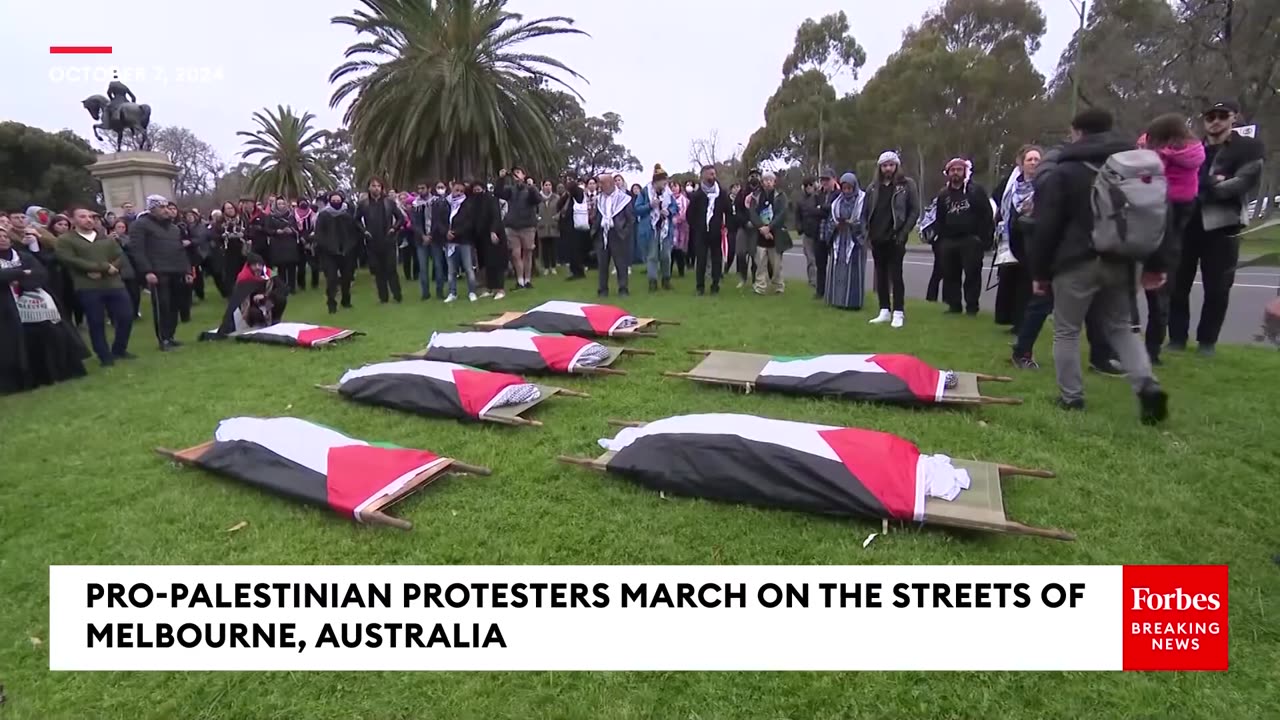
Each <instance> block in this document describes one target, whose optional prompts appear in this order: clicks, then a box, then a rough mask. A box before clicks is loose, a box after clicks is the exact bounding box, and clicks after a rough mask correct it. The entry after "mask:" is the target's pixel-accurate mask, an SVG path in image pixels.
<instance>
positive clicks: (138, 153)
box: [89, 150, 178, 215]
mask: <svg viewBox="0 0 1280 720" xmlns="http://www.w3.org/2000/svg"><path fill="white" fill-rule="evenodd" d="M89 172H90V173H91V174H92V175H93V176H94V177H95V178H97V179H98V180H100V181H102V204H103V205H105V206H106V207H107V210H108V211H110V212H114V213H116V214H117V215H120V214H122V212H123V211H122V209H121V208H122V207H123V206H124V204H125V203H133V207H134V212H142V211H143V210H145V209H146V205H147V196H148V195H163V196H164V197H166V198H169V199H170V200H172V199H173V179H174V178H175V177H177V176H178V166H176V165H174V164H173V163H171V162H169V157H168V156H167V155H165V154H164V153H158V152H148V151H144V150H132V151H129V152H118V153H110V154H108V155H102V156H101V157H99V158H98V161H97V162H96V163H94V164H92V165H90V166H89Z"/></svg>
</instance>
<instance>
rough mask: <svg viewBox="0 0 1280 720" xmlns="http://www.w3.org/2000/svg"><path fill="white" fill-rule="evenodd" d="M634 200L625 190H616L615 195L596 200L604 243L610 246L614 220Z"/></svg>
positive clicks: (614, 190)
mask: <svg viewBox="0 0 1280 720" xmlns="http://www.w3.org/2000/svg"><path fill="white" fill-rule="evenodd" d="M631 200H632V198H631V196H630V195H628V194H627V192H626V191H625V190H622V189H620V188H614V189H613V193H611V194H609V195H601V196H600V197H599V198H598V199H597V200H596V208H597V209H598V210H599V211H600V230H601V231H602V234H603V237H602V242H603V243H604V244H605V245H608V244H609V231H610V230H612V229H613V218H614V216H615V215H617V214H618V213H620V212H622V210H623V208H625V207H626V206H627V204H628V203H630V202H631Z"/></svg>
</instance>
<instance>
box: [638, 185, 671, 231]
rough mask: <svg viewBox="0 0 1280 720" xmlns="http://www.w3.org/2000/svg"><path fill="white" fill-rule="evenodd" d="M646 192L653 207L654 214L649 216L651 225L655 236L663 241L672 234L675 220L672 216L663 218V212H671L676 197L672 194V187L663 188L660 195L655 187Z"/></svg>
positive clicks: (651, 186)
mask: <svg viewBox="0 0 1280 720" xmlns="http://www.w3.org/2000/svg"><path fill="white" fill-rule="evenodd" d="M644 192H645V194H646V195H648V196H649V204H650V205H652V206H653V212H652V213H650V214H649V224H650V225H651V226H653V232H654V235H656V236H657V237H658V239H659V240H661V239H662V237H663V236H664V235H666V234H667V233H669V232H670V230H671V222H672V220H673V218H672V217H671V216H670V215H668V216H667V217H662V211H663V210H667V211H668V212H669V211H670V210H671V204H672V203H674V202H675V199H676V196H675V194H673V193H672V192H671V187H670V186H668V187H664V188H662V192H661V193H659V192H658V191H657V190H656V189H655V188H654V187H653V185H649V187H647V188H645V190H644Z"/></svg>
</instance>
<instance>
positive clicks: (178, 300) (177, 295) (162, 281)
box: [151, 273, 191, 343]
mask: <svg viewBox="0 0 1280 720" xmlns="http://www.w3.org/2000/svg"><path fill="white" fill-rule="evenodd" d="M155 275H156V279H157V281H158V282H156V284H155V285H153V286H151V319H152V322H153V323H154V324H155V329H156V339H157V340H159V341H160V342H162V343H163V342H166V341H168V340H172V339H173V336H174V334H176V333H177V332H178V315H179V314H180V313H181V311H182V303H183V298H184V297H185V298H186V299H187V306H186V311H187V316H188V317H190V315H191V305H190V297H191V288H190V287H189V286H188V285H187V278H186V276H185V275H184V274H182V273H156V274H155Z"/></svg>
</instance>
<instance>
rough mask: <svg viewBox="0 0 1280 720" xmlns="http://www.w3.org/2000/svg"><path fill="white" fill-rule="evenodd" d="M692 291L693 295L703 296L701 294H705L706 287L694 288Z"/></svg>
mask: <svg viewBox="0 0 1280 720" xmlns="http://www.w3.org/2000/svg"><path fill="white" fill-rule="evenodd" d="M693 293H694V294H695V295H697V296H699V297H701V296H703V295H706V294H707V291H706V289H705V288H698V289H697V290H694V291H693Z"/></svg>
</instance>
